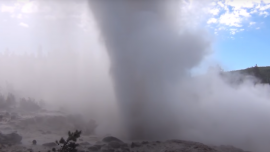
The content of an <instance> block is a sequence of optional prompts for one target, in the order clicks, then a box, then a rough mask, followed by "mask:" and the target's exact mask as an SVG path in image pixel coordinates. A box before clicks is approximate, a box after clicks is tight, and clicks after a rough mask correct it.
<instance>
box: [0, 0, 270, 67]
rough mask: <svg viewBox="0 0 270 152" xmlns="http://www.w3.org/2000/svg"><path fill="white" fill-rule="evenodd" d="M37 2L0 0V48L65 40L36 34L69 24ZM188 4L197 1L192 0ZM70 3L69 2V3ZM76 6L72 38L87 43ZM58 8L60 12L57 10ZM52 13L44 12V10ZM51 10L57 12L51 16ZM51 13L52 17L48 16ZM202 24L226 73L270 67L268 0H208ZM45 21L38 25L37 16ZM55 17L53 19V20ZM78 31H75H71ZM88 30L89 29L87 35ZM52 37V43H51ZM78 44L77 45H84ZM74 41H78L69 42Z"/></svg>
mask: <svg viewBox="0 0 270 152" xmlns="http://www.w3.org/2000/svg"><path fill="white" fill-rule="evenodd" d="M36 1H39V0H17V1H16V0H13V1H12V0H10V1H0V23H1V24H0V41H1V43H0V50H1V51H3V50H5V49H6V48H7V47H8V48H9V49H10V50H11V51H14V50H19V49H21V50H27V51H32V50H37V48H38V46H39V45H42V46H43V48H45V49H52V48H50V47H52V46H51V45H49V44H52V43H53V44H55V45H57V44H61V43H57V41H55V40H56V39H58V40H59V39H61V38H60V37H59V38H57V37H56V36H57V35H61V36H63V35H64V36H65V34H67V33H60V34H59V33H57V32H61V31H55V32H56V33H55V38H53V39H52V38H51V37H50V41H51V43H49V42H44V41H43V40H44V39H46V40H48V37H47V36H48V35H47V34H48V33H47V32H46V30H44V31H43V30H40V28H42V26H43V25H44V24H46V25H47V27H48V26H59V27H61V26H62V27H63V28H67V27H65V26H63V25H67V24H66V22H68V21H67V20H64V19H63V18H64V17H63V14H61V13H59V12H60V11H59V10H58V9H59V7H57V6H55V5H51V6H53V7H55V8H48V7H42V8H41V7H40V6H37V5H36V4H37V3H36ZM190 2H192V3H191V5H193V4H196V0H190ZM67 3H68V2H67ZM77 5H85V4H83V3H78V4H76V5H70V6H72V8H70V10H71V11H74V12H75V14H73V19H75V20H78V22H77V24H76V25H71V24H70V28H72V29H73V31H72V32H71V33H70V34H73V35H74V37H76V36H77V37H83V39H84V40H86V39H88V40H89V39H90V38H91V37H89V36H88V35H87V34H86V32H87V26H88V25H89V24H92V23H91V22H90V23H89V19H87V17H86V15H85V13H86V11H85V10H81V12H80V13H77V14H76V12H78V7H76V6H77ZM57 10H58V11H57ZM49 11H50V12H51V13H48V12H49ZM54 11H55V12H54ZM52 12H53V13H52ZM204 12H205V15H204V25H205V26H206V27H207V29H208V30H209V31H210V32H211V33H212V34H213V35H214V37H215V41H214V43H213V49H214V54H213V55H212V58H213V59H214V60H216V61H218V62H219V63H220V64H221V66H222V67H224V69H225V70H234V69H241V68H247V67H251V66H254V65H255V64H258V66H270V16H269V15H270V14H269V13H270V0H212V1H211V4H210V5H207V6H206V5H205V9H204ZM37 14H39V15H41V14H42V15H43V18H44V19H47V20H46V22H44V20H43V21H42V19H41V16H38V15H37ZM52 14H54V16H52ZM57 17H58V19H63V22H64V23H63V24H62V25H61V24H58V25H54V23H53V20H55V19H57ZM75 27H76V28H75ZM88 32H89V31H88ZM54 39H55V40H54ZM81 40H82V39H80V41H77V42H76V45H77V46H80V45H82V43H84V44H86V43H87V42H86V41H84V42H81ZM72 41H76V40H75V39H73V40H72Z"/></svg>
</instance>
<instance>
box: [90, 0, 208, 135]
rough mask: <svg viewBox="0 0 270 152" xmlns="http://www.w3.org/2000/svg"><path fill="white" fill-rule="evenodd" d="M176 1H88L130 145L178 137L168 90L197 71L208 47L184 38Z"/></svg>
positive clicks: (185, 33)
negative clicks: (132, 140) (101, 42)
mask: <svg viewBox="0 0 270 152" xmlns="http://www.w3.org/2000/svg"><path fill="white" fill-rule="evenodd" d="M182 2H183V1H181V0H89V5H90V7H91V10H92V11H93V14H94V16H95V19H96V21H97V24H98V26H99V28H100V30H101V34H102V36H103V40H104V42H105V46H106V48H107V51H108V53H109V56H110V60H111V68H112V76H113V79H114V81H115V88H116V93H117V98H118V101H119V103H120V108H121V110H122V111H121V112H122V115H123V120H124V124H125V125H126V128H127V130H128V134H129V135H128V137H129V138H130V139H164V138H174V137H179V136H178V135H179V133H180V129H179V128H180V125H179V124H178V122H179V121H177V120H176V117H178V116H177V115H176V111H177V108H174V105H173V104H172V102H174V101H173V99H171V97H170V93H171V91H170V90H169V89H171V88H172V86H173V85H174V84H175V82H176V81H181V77H185V76H186V75H187V70H190V69H191V68H192V67H194V66H195V65H197V64H198V63H199V62H200V61H201V59H202V57H203V56H204V54H205V52H206V50H207V48H208V47H209V43H208V42H207V41H205V40H204V38H203V34H201V35H199V36H198V34H192V32H188V30H186V29H187V27H186V26H185V23H184V22H183V23H181V26H180V25H178V22H177V21H179V20H180V21H181V18H180V19H179V17H181V14H177V12H179V11H178V10H179V8H180V5H181V3H182Z"/></svg>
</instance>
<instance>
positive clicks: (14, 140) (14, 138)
mask: <svg viewBox="0 0 270 152" xmlns="http://www.w3.org/2000/svg"><path fill="white" fill-rule="evenodd" d="M21 141H22V136H20V135H19V134H17V133H11V134H2V133H0V144H6V145H15V144H20V143H21Z"/></svg>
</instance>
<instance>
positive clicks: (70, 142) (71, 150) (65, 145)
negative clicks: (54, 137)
mask: <svg viewBox="0 0 270 152" xmlns="http://www.w3.org/2000/svg"><path fill="white" fill-rule="evenodd" d="M81 133H82V132H81V131H78V130H76V131H75V132H70V131H69V132H68V138H67V139H66V140H65V139H64V138H61V139H60V140H59V141H56V144H57V145H60V146H61V148H60V149H58V150H56V149H55V148H53V149H52V151H53V152H77V151H78V150H77V147H78V146H79V144H77V143H76V142H77V140H78V138H79V137H80V136H81Z"/></svg>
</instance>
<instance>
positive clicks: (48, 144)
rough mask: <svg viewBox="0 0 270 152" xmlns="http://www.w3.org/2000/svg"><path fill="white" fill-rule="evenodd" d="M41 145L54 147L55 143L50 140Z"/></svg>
mask: <svg viewBox="0 0 270 152" xmlns="http://www.w3.org/2000/svg"><path fill="white" fill-rule="evenodd" d="M42 146H45V147H55V146H57V144H56V143H54V142H50V143H45V144H42Z"/></svg>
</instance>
